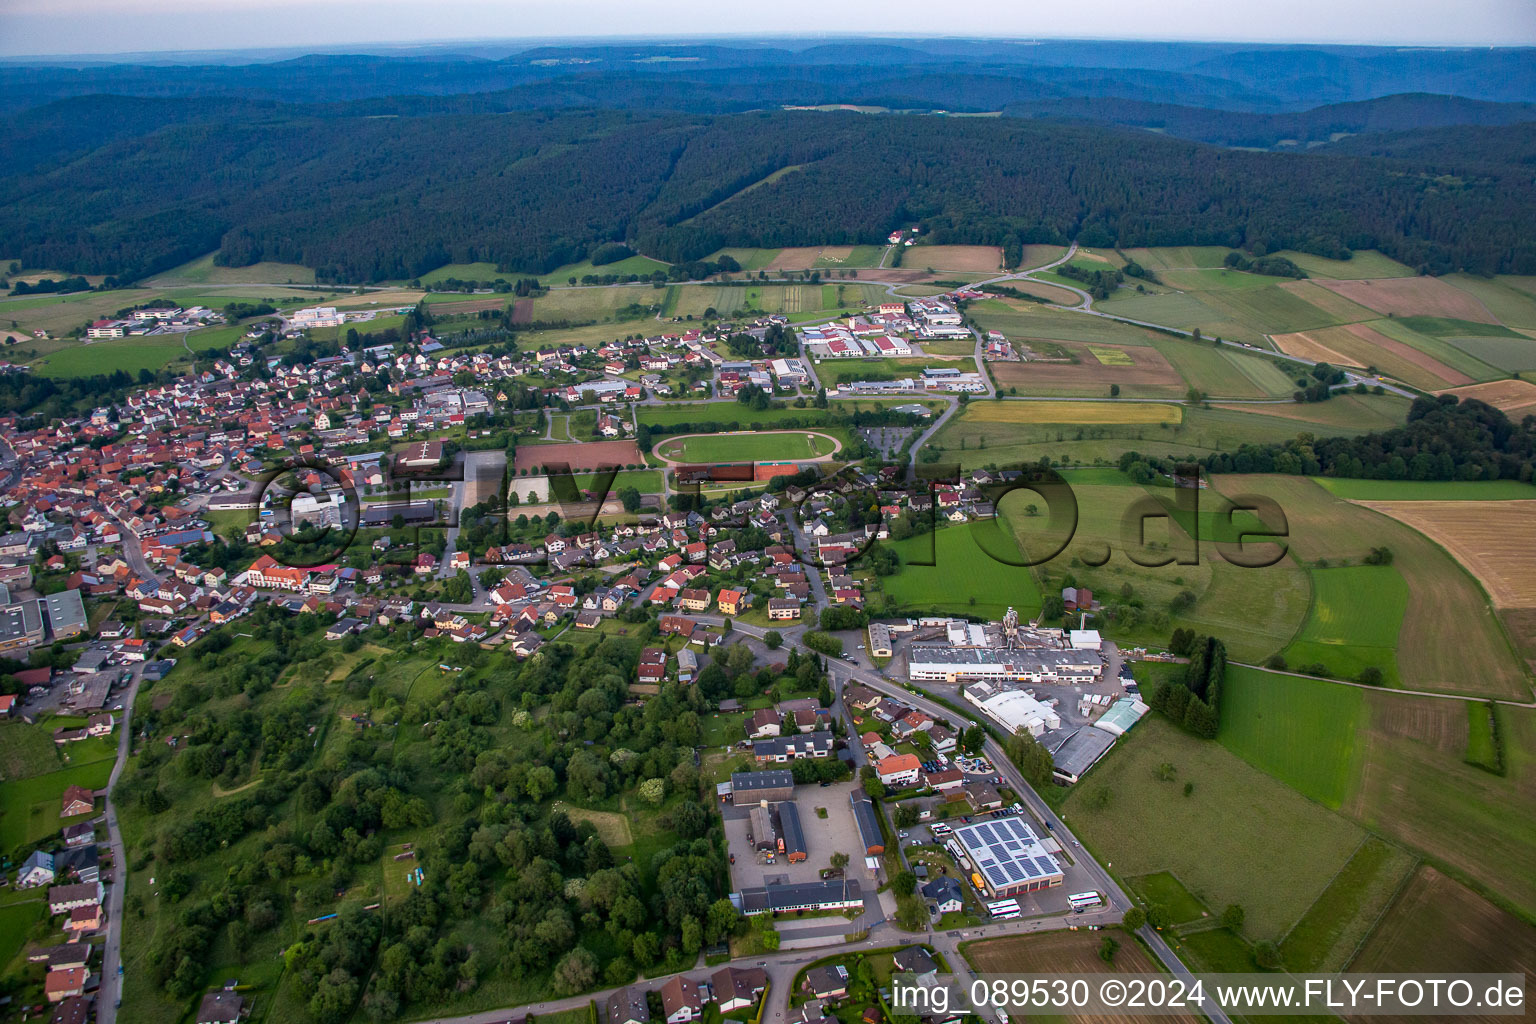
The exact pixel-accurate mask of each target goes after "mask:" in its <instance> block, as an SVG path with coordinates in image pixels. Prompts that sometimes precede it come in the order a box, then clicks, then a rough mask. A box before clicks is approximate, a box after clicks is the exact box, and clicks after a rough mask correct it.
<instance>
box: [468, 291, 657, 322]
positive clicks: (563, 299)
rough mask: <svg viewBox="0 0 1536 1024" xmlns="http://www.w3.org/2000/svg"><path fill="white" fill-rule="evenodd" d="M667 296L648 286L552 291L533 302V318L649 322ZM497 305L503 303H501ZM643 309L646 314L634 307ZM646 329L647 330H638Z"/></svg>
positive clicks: (531, 316) (531, 315)
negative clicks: (642, 320)
mask: <svg viewBox="0 0 1536 1024" xmlns="http://www.w3.org/2000/svg"><path fill="white" fill-rule="evenodd" d="M665 295H666V293H665V292H663V291H658V290H656V289H654V288H651V287H649V286H646V287H636V288H628V287H624V288H620V287H613V288H552V289H550V290H549V291H548V292H547V293H545V294H544V295H541V296H539V297H538V298H536V299H534V300H533V308H532V312H531V314H530V319H533V320H545V321H552V320H575V321H587V320H598V321H608V322H613V321H629V320H637V319H650V318H653V317H654V316H655V315H656V313H658V312H659V311H660V310H661V303H662V299H663V298H664V297H665ZM498 304H501V303H500V302H498ZM634 306H642V307H644V308H645V309H644V311H643V312H639V311H634V310H632V308H631V307H634ZM639 329H640V330H644V328H639Z"/></svg>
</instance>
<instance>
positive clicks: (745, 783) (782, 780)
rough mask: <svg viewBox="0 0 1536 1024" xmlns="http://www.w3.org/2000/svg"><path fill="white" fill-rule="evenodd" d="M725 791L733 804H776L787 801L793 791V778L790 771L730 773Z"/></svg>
mask: <svg viewBox="0 0 1536 1024" xmlns="http://www.w3.org/2000/svg"><path fill="white" fill-rule="evenodd" d="M728 786H729V789H727V790H726V793H728V794H729V795H730V797H731V801H732V802H733V803H743V804H750V803H756V802H758V801H759V800H767V801H769V802H770V803H777V802H779V801H780V800H788V799H789V798H790V796H791V794H793V793H794V791H795V776H794V773H793V772H790V771H771V772H732V773H731V781H730V782H729V783H728Z"/></svg>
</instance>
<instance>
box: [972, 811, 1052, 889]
mask: <svg viewBox="0 0 1536 1024" xmlns="http://www.w3.org/2000/svg"><path fill="white" fill-rule="evenodd" d="M952 838H953V839H954V841H955V842H956V843H957V844H958V845H959V847H960V849H961V851H962V852H963V853H964V854H965V859H966V861H967V862H969V864H970V866H971V871H972V872H973V875H974V877H973V879H972V880H973V882H974V880H975V878H980V879H981V882H982V884H983V886H984V887H985V888H986V890H987V891H988V892H989V893H990V894H991V895H993V896H995V897H997V898H999V899H1001V898H1004V897H1007V896H1017V895H1018V894H1019V893H1025V892H1034V891H1036V890H1038V889H1049V888H1052V887H1054V886H1058V885H1060V884H1061V882H1062V878H1063V874H1062V870H1061V865H1060V864H1058V863H1057V862H1056V858H1055V857H1053V856H1051V855H1050V854H1049V853H1047V852H1046V849H1045V847H1044V846H1042V845H1041V843H1040V840H1039V838H1038V837H1036V835H1035V833H1034V830H1033V829H1031V828H1030V827H1029V825H1028V824H1026V823H1025V821H1024V819H1023V818H1019V817H1008V818H995V819H993V820H991V821H983V822H979V823H978V824H975V825H966V826H964V827H962V828H957V829H955V832H954V836H953V837H952Z"/></svg>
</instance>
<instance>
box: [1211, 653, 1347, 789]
mask: <svg viewBox="0 0 1536 1024" xmlns="http://www.w3.org/2000/svg"><path fill="white" fill-rule="evenodd" d="M1364 702H1365V691H1364V690H1361V689H1359V688H1358V687H1353V686H1340V685H1338V684H1337V683H1329V682H1322V681H1320V680H1314V679H1302V678H1298V677H1296V676H1290V675H1283V674H1281V673H1277V672H1264V671H1261V670H1259V669H1253V668H1244V667H1241V666H1236V665H1234V666H1230V667H1228V669H1227V675H1226V679H1225V681H1224V682H1223V684H1222V689H1221V733H1220V735H1218V737H1217V740H1218V741H1219V742H1220V743H1221V745H1222V746H1224V747H1226V748H1227V749H1228V750H1230V751H1232V752H1233V753H1234V754H1236V755H1237V756H1238V757H1241V758H1242V759H1243V760H1244V761H1247V762H1248V763H1249V764H1251V765H1253V766H1254V767H1255V768H1258V769H1260V770H1261V771H1264V772H1267V773H1268V774H1270V775H1272V776H1274V777H1275V778H1277V779H1279V780H1280V781H1281V782H1284V783H1286V784H1287V785H1289V786H1290V787H1291V788H1292V789H1294V790H1296V791H1297V792H1299V793H1301V794H1302V795H1303V796H1306V797H1310V798H1311V799H1313V800H1316V801H1317V802H1318V803H1320V804H1323V805H1325V806H1327V807H1331V808H1333V809H1334V810H1338V809H1339V808H1340V807H1341V806H1342V805H1343V802H1344V798H1345V796H1346V795H1348V793H1349V789H1350V785H1351V783H1352V781H1353V779H1354V777H1355V775H1356V773H1357V771H1358V770H1359V758H1360V755H1361V753H1362V749H1361V745H1360V744H1359V742H1358V741H1357V739H1356V734H1357V731H1358V729H1359V725H1360V719H1361V716H1362V714H1363V712H1364Z"/></svg>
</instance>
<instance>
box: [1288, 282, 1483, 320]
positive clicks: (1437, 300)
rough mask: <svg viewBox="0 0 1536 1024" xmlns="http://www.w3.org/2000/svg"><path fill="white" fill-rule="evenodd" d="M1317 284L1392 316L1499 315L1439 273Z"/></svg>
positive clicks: (1467, 317)
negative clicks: (1436, 274)
mask: <svg viewBox="0 0 1536 1024" xmlns="http://www.w3.org/2000/svg"><path fill="white" fill-rule="evenodd" d="M1317 283H1318V284H1320V285H1322V286H1323V287H1324V288H1327V289H1328V290H1329V291H1331V292H1334V293H1336V294H1338V295H1342V296H1344V297H1345V298H1346V299H1349V300H1350V301H1351V302H1358V303H1359V304H1360V305H1362V306H1365V307H1366V308H1368V309H1374V310H1375V311H1376V312H1378V313H1384V314H1385V313H1390V314H1392V315H1393V316H1448V317H1454V318H1455V319H1457V320H1474V321H1476V322H1478V323H1483V324H1496V323H1498V322H1499V321H1498V319H1497V318H1496V317H1495V316H1494V315H1493V314H1492V313H1490V312H1488V307H1487V306H1484V305H1483V304H1482V303H1481V302H1479V301H1477V299H1475V298H1473V297H1472V296H1471V295H1468V294H1467V293H1466V292H1464V291H1462V290H1461V289H1460V288H1457V287H1456V286H1455V285H1452V284H1447V283H1446V282H1444V281H1442V280H1440V279H1439V278H1438V277H1393V278H1387V279H1376V280H1366V281H1328V280H1323V279H1321V278H1319V279H1318V281H1317Z"/></svg>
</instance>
